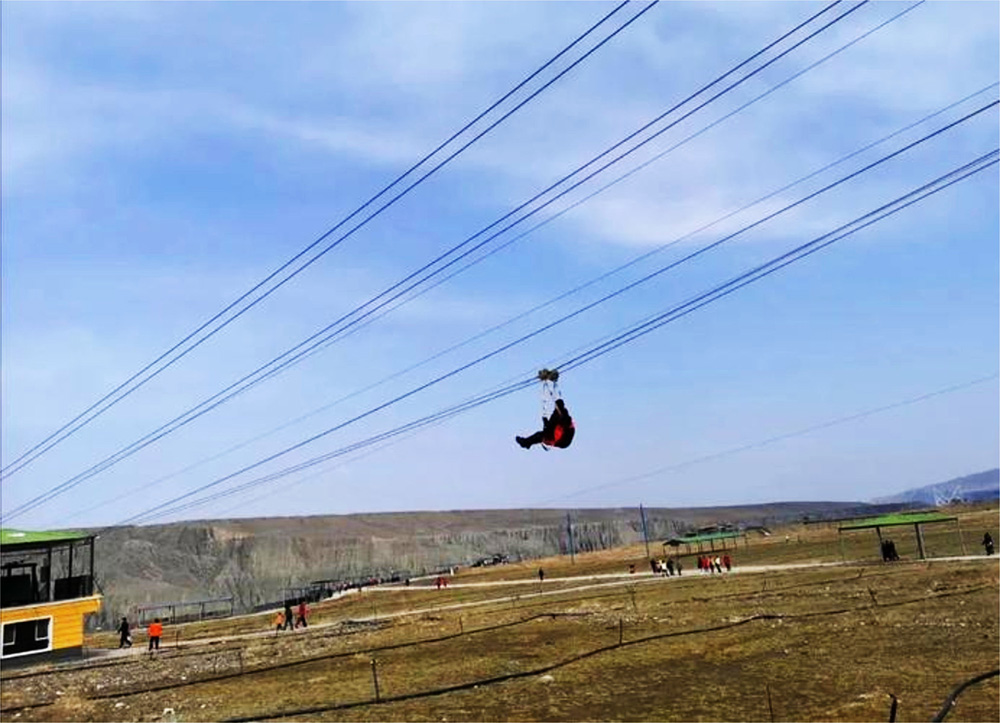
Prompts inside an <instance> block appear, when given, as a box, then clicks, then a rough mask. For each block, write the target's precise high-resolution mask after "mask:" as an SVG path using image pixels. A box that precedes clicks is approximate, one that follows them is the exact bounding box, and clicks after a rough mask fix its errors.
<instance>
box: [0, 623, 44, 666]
mask: <svg viewBox="0 0 1000 723" xmlns="http://www.w3.org/2000/svg"><path fill="white" fill-rule="evenodd" d="M42 620H45V621H46V622H47V625H46V629H47V630H48V631H49V639H48V644H47V645H46V647H44V648H38V649H37V650H25V651H24V652H23V653H10V654H9V655H4V654H3V642H2V641H3V635H2V634H0V658H3V659H4V660H8V659H10V658H19V657H21V656H22V655H38V654H40V653H47V652H49V651H51V650H52V638H53V637H55V636H54V630H53V627H54V626H53V624H52V623H53V621H54V620H55V618H54V617H53V616H52V615H42V616H40V617H37V618H26V619H24V620H11V621H9V622H6V623H4V624H3V632H6V629H7V626H8V625H22V624H24V623H35V624H36V626H35V640H38V627H37V623H38V622H40V621H42Z"/></svg>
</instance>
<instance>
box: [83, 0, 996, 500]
mask: <svg viewBox="0 0 1000 723" xmlns="http://www.w3.org/2000/svg"><path fill="white" fill-rule="evenodd" d="M921 1H922V2H923V0H921ZM914 7H916V6H915V5H914V6H910V7H909V8H907V9H906V10H904V11H903V13H905V12H909V10H911V9H913V8H914ZM903 13H899V14H897V15H895V16H893V17H892V18H890V19H889V20H887V21H885V22H884V23H883V24H882V25H880V26H878V27H882V26H883V25H885V24H886V23H888V22H891V21H892V20H894V19H896V18H898V17H900V16H901V15H902V14H903ZM878 27H877V28H874V29H873V30H869V31H868V32H867V33H865V35H869V34H871V33H872V32H874V30H877V29H878ZM862 37H864V36H859V37H858V38H855V40H852V41H851V42H850V43H848V45H850V44H853V43H855V42H857V41H858V40H860V39H861V38H862ZM848 45H844V46H841V48H840V49H838V50H837V51H834V52H833V53H831V54H829V55H827V56H826V58H824V59H823V60H825V59H828V58H830V57H832V56H833V55H835V54H836V53H839V52H840V50H843V49H845V48H846V47H848ZM820 62H822V60H821V61H817V63H814V64H813V66H815V65H816V64H818V63H820ZM813 66H810V67H813ZM806 70H808V68H807V69H806ZM802 72H804V71H800V72H799V73H797V74H796V75H795V76H792V77H791V78H788V79H786V80H785V81H782V83H781V84H779V85H778V86H774V87H773V88H771V89H770V90H768V91H766V93H764V94H762V95H758V96H757V97H756V98H755V99H754V101H756V100H759V99H760V98H762V97H764V95H767V94H769V93H771V92H773V90H775V89H777V88H778V87H779V86H780V85H783V84H784V83H787V82H789V81H790V80H792V79H793V78H794V77H797V76H798V75H800V74H801V73H802ZM998 85H1000V83H997V82H993V83H990V84H989V85H986V86H984V87H982V88H980V89H979V90H977V91H975V92H973V93H970V94H968V95H965V96H964V97H962V98H961V99H959V100H957V101H954V102H952V103H950V104H948V105H946V106H944V107H943V108H940V109H939V110H936V111H934V112H932V113H930V114H928V115H925V116H923V117H922V118H920V119H919V120H917V121H914V122H912V123H909V124H907V125H905V126H903V127H901V128H899V129H897V130H895V131H893V132H892V133H890V134H888V135H886V136H882V137H881V138H879V139H878V140H875V141H872V142H870V143H868V144H866V145H864V146H862V147H860V148H858V149H857V150H854V151H852V152H850V153H848V154H847V155H844V156H841V157H840V158H838V159H837V160H835V161H832V162H830V163H828V164H826V165H824V166H822V167H821V168H818V169H816V170H814V171H812V172H810V173H808V174H806V175H804V176H801V177H799V178H798V179H796V180H794V181H792V182H790V183H788V184H786V185H784V186H782V187H781V188H778V189H776V190H774V191H771V192H769V193H767V194H765V195H763V196H761V197H759V198H757V199H756V200H754V201H751V202H749V203H747V204H744V205H743V206H741V207H739V208H737V209H734V210H732V211H730V212H728V213H726V214H725V215H723V216H720V217H719V218H717V219H715V220H714V221H711V222H709V223H707V224H704V225H703V226H701V227H699V228H697V229H695V230H693V231H690V232H688V233H686V234H684V235H683V236H680V237H678V238H676V239H674V240H673V241H670V242H668V243H665V244H662V245H660V246H658V247H656V248H654V249H652V250H651V251H648V252H645V253H643V254H640V255H638V256H636V257H634V258H632V259H631V260H629V261H627V262H625V263H624V264H622V265H620V266H618V267H616V268H614V269H611V270H610V271H607V272H605V273H603V274H601V275H599V276H597V277H595V278H593V279H591V280H589V281H586V282H584V283H583V284H580V285H578V286H576V287H574V288H572V289H570V290H568V291H565V292H563V293H561V294H559V295H558V296H555V297H553V298H551V299H549V300H547V301H545V302H542V303H540V304H538V305H536V306H533V307H532V308H530V309H528V310H526V311H523V312H521V313H519V314H517V315H515V316H513V317H511V318H509V319H507V320H506V321H503V322H501V323H499V324H496V325H494V326H492V327H490V328H488V329H486V330H484V331H481V332H478V333H476V334H475V335H473V336H471V337H469V338H467V339H465V340H464V341H461V342H458V343H457V344H454V345H452V346H450V347H448V348H446V349H443V350H441V351H438V352H436V353H434V354H432V355H431V356H429V357H426V358H424V359H423V360H421V361H419V362H416V363H415V364H411V365H410V366H408V367H406V368H404V369H401V370H399V371H397V372H394V373H392V374H390V375H388V376H386V377H383V378H382V379H380V380H378V381H375V382H372V383H371V384H368V385H367V386H365V387H362V388H361V389H357V390H355V391H353V392H350V393H348V394H346V395H343V396H340V397H338V398H337V399H335V400H333V401H331V402H328V403H327V404H324V405H322V406H320V407H318V408H316V409H313V410H311V411H310V412H307V413H306V414H304V415H300V416H298V417H296V418H294V419H291V420H289V421H286V422H284V423H282V424H280V425H278V426H276V427H273V428H271V429H269V430H267V431H265V432H262V433H260V434H258V435H256V436H254V437H251V438H248V439H246V440H244V441H242V442H239V443H238V444H236V445H233V446H230V447H228V448H227V449H225V450H223V451H221V452H218V453H216V454H213V455H211V456H209V457H205V458H202V459H200V460H198V461H197V462H194V463H193V464H190V465H187V466H185V467H183V468H182V469H179V470H176V471H174V472H171V473H169V474H167V475H164V476H162V477H159V478H156V479H154V480H152V481H150V482H147V483H146V484H144V485H142V486H140V487H139V488H137V489H135V490H128V491H126V492H123V493H121V494H119V495H117V496H116V497H114V498H111V499H108V500H104V501H101V502H98V503H97V504H95V505H93V506H92V507H88V508H85V509H82V510H79V511H77V512H74V513H72V514H71V515H70V516H69V517H68V518H67V519H72V518H74V517H77V516H80V515H84V514H87V513H89V512H92V511H94V510H96V509H99V508H101V507H103V506H105V505H107V504H111V503H113V502H116V501H119V500H122V499H124V498H125V497H127V496H130V495H132V494H135V493H136V492H140V491H143V490H145V489H149V488H150V487H153V486H155V485H157V484H160V483H162V482H166V481H168V480H170V479H174V478H176V477H178V476H180V475H182V474H185V473H187V472H190V471H192V470H194V469H197V468H198V467H201V466H202V465H204V464H207V463H209V462H214V461H216V460H218V459H220V458H222V457H225V456H227V455H229V454H231V453H232V452H235V451H238V450H240V449H244V448H245V447H247V446H249V445H250V444H253V443H255V442H259V441H261V440H262V439H266V438H267V437H269V436H271V435H273V434H276V433H277V432H280V431H283V430H285V429H288V428H289V427H292V426H294V425H295V424H298V423H300V422H302V421H305V420H306V419H309V418H311V417H313V416H316V415H317V414H320V413H322V412H325V411H327V410H329V409H331V408H333V407H335V406H336V405H338V404H341V403H343V402H345V401H347V400H349V399H352V398H354V397H357V396H359V395H361V394H363V393H365V392H368V391H371V390H372V389H375V388H377V387H379V386H382V385H383V384H385V383H387V382H389V381H391V380H393V379H396V378H398V377H401V376H403V375H405V374H407V373H409V372H411V371H414V370H416V369H418V368H420V367H422V366H424V365H426V364H428V363H430V362H432V361H434V360H436V359H439V358H441V357H443V356H445V355H447V354H449V353H451V352H453V351H457V350H458V349H460V348H462V347H464V346H467V345H468V344H470V343H472V342H474V341H477V340H479V339H482V338H484V337H486V336H488V335H489V334H492V333H493V332H496V331H499V330H500V329H502V328H505V327H507V326H510V325H511V324H513V323H515V322H517V321H520V320H521V319H524V318H526V317H528V316H530V315H531V314H533V313H535V312H537V311H540V310H542V309H544V308H547V307H549V306H551V305H553V304H555V303H557V302H559V301H562V300H563V299H565V298H568V297H570V296H572V295H574V294H577V293H579V292H580V291H583V290H584V289H586V288H589V287H591V286H593V285H594V284H597V283H599V282H600V281H603V280H605V279H607V278H609V277H611V276H613V275H615V274H617V273H620V272H621V271H624V270H625V269H627V268H630V267H632V266H634V265H636V264H638V263H640V262H641V261H644V260H645V259H647V258H650V257H652V256H653V255H655V254H658V253H660V252H662V251H664V250H666V249H668V248H670V247H672V246H674V245H676V244H677V243H680V242H681V241H684V240H686V239H688V238H691V237H692V236H694V235H696V234H698V233H701V232H703V231H706V230H708V229H710V228H712V227H714V226H716V225H718V224H719V223H722V222H723V221H726V220H728V219H730V218H732V217H733V216H735V215H737V214H739V213H742V212H743V211H746V210H748V209H750V208H752V207H754V206H756V205H759V204H760V203H763V202H764V201H767V200H769V199H771V198H773V197H775V196H777V195H779V194H780V193H783V192H784V191H787V190H789V189H791V188H793V187H795V186H797V185H799V184H801V183H803V182H805V181H807V180H809V179H812V178H814V177H816V176H818V175H819V174H821V173H823V172H824V171H827V170H829V169H831V168H834V167H836V166H838V165H840V164H842V163H844V162H846V161H848V160H850V159H851V158H854V157H856V156H858V155H860V154H861V153H863V152H865V151H867V150H870V149H871V148H874V147H877V146H879V145H881V144H882V143H885V142H886V141H888V140H891V139H892V138H895V137H896V136H898V135H900V134H902V133H904V132H906V131H908V130H910V129H912V128H915V127H917V126H919V125H921V124H922V123H925V122H927V121H928V120H931V119H933V118H936V117H937V116H939V115H941V114H942V113H945V112H947V111H949V110H951V109H953V108H955V107H957V106H959V105H961V104H962V103H965V102H966V101H968V100H971V99H972V98H975V97H976V96H979V95H981V94H983V93H985V92H986V91H988V90H991V89H993V88H996V87H997V86H998ZM754 101H751V102H754ZM742 107H746V105H744V106H741V108H742ZM720 120H722V119H720ZM716 122H718V121H716ZM689 138H691V136H689ZM669 150H670V149H668V150H667V151H664V152H663V153H661V154H658V155H657V156H656V157H654V158H653V159H651V160H650V161H646V162H645V163H644V164H642V165H641V166H639V167H637V168H634V169H632V170H630V171H628V172H627V173H626V174H624V175H622V176H619V177H618V178H617V179H615V180H614V181H611V182H610V183H608V184H606V185H605V186H603V187H602V188H600V189H598V190H597V191H595V192H593V193H592V194H590V195H588V196H587V197H585V198H584V199H581V200H580V201H577V202H575V203H574V204H573V205H572V206H569V207H567V208H566V209H564V210H562V211H560V212H559V213H557V214H555V215H553V216H550V217H549V218H547V219H546V220H544V221H542V222H541V223H539V224H537V225H536V226H533V227H532V228H530V229H528V230H527V231H524V232H522V233H521V234H519V235H518V236H516V237H514V238H513V239H511V240H510V241H507V242H505V243H504V245H503V246H507V245H509V244H510V243H513V242H514V241H516V240H518V239H520V238H522V237H524V236H526V235H528V234H530V233H532V232H533V231H535V230H537V229H538V228H540V227H541V226H543V225H545V224H548V223H550V222H551V221H553V220H555V219H556V218H558V217H559V216H561V215H563V214H565V213H566V212H567V211H569V210H571V209H573V208H575V207H576V206H578V205H580V204H581V203H582V202H584V201H586V200H589V199H590V198H592V197H593V196H595V195H597V194H598V193H601V192H602V191H604V190H606V189H607V188H609V187H611V186H612V185H614V184H616V183H618V182H620V181H622V180H624V179H625V178H627V177H628V176H631V175H633V174H634V173H636V172H637V171H638V170H641V169H642V168H643V167H645V166H647V165H649V163H651V162H652V161H654V160H657V159H658V158H659V157H662V156H663V155H664V154H666V153H667V152H669ZM503 246H502V247H501V248H503ZM498 250H499V249H498ZM490 253H494V252H493V251H491V252H490ZM446 278H450V276H449V277H446ZM440 283H441V281H439V282H437V283H436V284H435V285H434V286H432V287H430V289H433V288H435V287H436V286H437V285H438V284H440ZM430 289H426V290H425V291H428V290H430ZM421 293H424V291H422V292H421ZM394 308H398V307H394ZM385 313H387V312H385ZM377 318H381V315H380V317H377ZM366 323H370V321H369V322H366ZM355 328H357V327H355ZM315 353H316V351H315V350H314V351H312V352H310V353H309V355H312V354H315ZM307 356H308V355H307ZM546 366H547V367H548V368H557V367H558V364H557V363H555V362H552V363H551V364H547V365H546Z"/></svg>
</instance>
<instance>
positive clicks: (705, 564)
mask: <svg viewBox="0 0 1000 723" xmlns="http://www.w3.org/2000/svg"><path fill="white" fill-rule="evenodd" d="M723 567H725V568H726V572H729V571H731V570H732V569H733V560H732V558H731V557H729V555H728V554H724V555H723V556H722V557H719V556H718V555H715V556H714V557H713V556H712V555H699V556H698V569H699V570H700V571H701V572H710V573H712V574H715V573H717V572H718V573H721V572H722V568H723Z"/></svg>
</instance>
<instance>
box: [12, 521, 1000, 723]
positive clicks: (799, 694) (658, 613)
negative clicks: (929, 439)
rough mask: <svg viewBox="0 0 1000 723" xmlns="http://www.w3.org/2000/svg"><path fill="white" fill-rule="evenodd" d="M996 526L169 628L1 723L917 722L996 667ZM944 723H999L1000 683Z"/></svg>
mask: <svg viewBox="0 0 1000 723" xmlns="http://www.w3.org/2000/svg"><path fill="white" fill-rule="evenodd" d="M997 521H998V517H997V510H996V509H995V508H994V509H989V510H978V511H976V510H969V511H964V512H962V513H961V514H960V527H961V530H962V531H963V538H962V539H961V540H960V538H959V534H958V528H957V527H956V526H955V525H953V524H950V523H949V524H943V525H939V526H930V527H928V528H927V529H926V530H925V542H926V547H927V551H928V554H930V555H932V556H938V557H942V558H943V557H947V559H938V560H931V561H929V562H921V561H918V560H916V559H915V557H916V544H915V541H914V535H913V531H912V529H910V530H904V529H901V528H900V529H896V530H893V531H892V532H891V536H892V537H893V539H895V540H896V542H897V547H898V548H899V552H900V554H901V555H902V556H903V558H904V559H903V560H902V561H901V562H898V563H892V564H883V563H881V562H878V561H877V560H876V556H877V541H876V540H875V534H874V532H872V531H867V532H856V533H850V534H849V535H846V534H845V535H843V536H842V537H843V541H842V542H843V544H841V541H840V540H838V534H837V531H836V527H835V526H828V525H825V526H819V525H817V526H809V527H805V526H796V527H794V528H790V529H787V530H777V531H775V534H774V535H773V536H772V537H770V538H760V537H753V538H751V539H750V542H749V545H748V546H746V547H744V546H743V544H742V543H741V544H740V547H739V549H738V551H737V552H736V553H735V554H734V559H735V562H736V567H735V569H734V570H733V572H732V573H730V574H722V575H705V574H699V573H698V572H697V571H696V570H695V569H694V565H693V561H691V562H689V561H685V569H684V574H683V576H681V577H671V578H664V577H653V576H652V575H651V574H649V567H648V564H647V563H646V562H645V550H644V549H643V546H642V545H639V546H635V547H630V548H623V549H618V550H611V551H606V552H601V553H593V554H587V555H578V556H576V558H575V560H573V561H571V560H570V559H569V558H568V557H560V558H549V559H545V560H540V561H534V562H532V563H522V564H518V565H506V566H501V567H497V568H487V569H478V570H462V571H459V573H458V574H457V575H456V576H454V577H453V578H451V580H450V585H449V586H448V587H447V588H446V589H443V590H436V589H434V587H433V585H432V584H431V581H415V582H414V583H413V584H411V586H409V587H404V586H392V587H383V588H379V589H372V590H366V591H364V592H362V593H360V594H352V595H347V596H344V597H342V598H339V599H334V600H330V601H326V602H324V603H321V604H319V605H316V606H313V615H312V617H311V620H310V627H309V628H308V629H305V630H297V631H295V632H294V633H292V632H283V633H280V634H277V635H276V634H275V633H274V632H273V631H271V630H270V621H271V615H270V614H266V615H256V616H244V617H238V618H231V619H225V620H215V621H211V622H204V623H195V624H188V625H177V626H171V627H168V628H167V629H166V631H165V636H164V639H165V643H166V644H165V645H164V647H163V649H162V650H161V651H160V653H159V654H157V655H154V656H153V657H149V656H148V655H146V654H144V651H142V650H141V649H140V648H141V646H143V644H144V642H145V640H144V636H142V635H141V634H140V635H138V636H136V648H133V649H132V650H129V651H123V652H122V653H119V651H117V650H115V647H116V645H117V640H116V638H115V636H113V635H109V634H102V635H96V636H93V637H92V638H91V639H90V640H89V641H88V644H89V646H90V657H89V658H88V659H87V660H86V661H84V662H82V663H78V664H74V665H70V666H62V667H51V666H50V667H37V668H24V669H12V670H5V671H4V674H3V686H2V694H0V704H2V712H3V718H4V720H11V721H13V720H17V721H42V720H44V721H56V720H59V721H62V720H74V721H75V720H81V721H105V720H107V721H153V720H177V721H202V720H209V721H210V720H233V719H241V718H247V719H258V720H260V719H273V718H279V717H282V716H283V717H285V718H287V719H290V720H451V721H454V720H762V721H767V720H838V721H840V720H843V721H865V720H888V717H889V707H890V702H891V698H890V695H895V696H897V698H898V700H899V704H898V705H899V708H898V713H897V720H900V721H910V720H929V719H930V718H931V717H932V716H933V715H934V714H935V712H936V711H937V710H938V708H940V706H941V704H942V703H943V702H944V700H945V698H946V697H947V696H948V694H949V693H950V692H951V691H952V690H953V689H954V688H955V687H956V686H957V685H959V684H960V683H962V682H963V681H965V680H968V679H969V678H972V677H973V676H976V675H978V674H981V673H985V672H988V671H991V670H995V669H997V668H998V664H1000V633H998V628H1000V599H998V592H1000V571H998V562H997V558H995V557H994V558H989V559H988V558H985V557H983V556H982V549H981V548H980V547H978V540H979V539H981V537H982V532H983V531H984V530H986V529H990V530H992V534H993V536H994V538H995V539H1000V533H998V530H997ZM786 534H787V535H788V541H787V542H786V541H785V535H786ZM963 545H964V549H963ZM651 552H652V553H653V554H654V555H656V554H657V552H658V551H657V550H656V549H655V548H654V549H653V550H652V551H651ZM629 564H635V565H636V570H637V572H636V574H634V575H630V574H628V566H629ZM538 567H543V568H544V569H545V572H546V576H545V582H544V583H543V584H541V583H539V582H538V579H537V575H536V573H537V568H538ZM373 660H374V661H375V671H374V672H375V674H377V678H378V683H379V702H375V691H374V676H373V664H372V661H373ZM949 720H955V721H982V720H1000V686H998V678H996V677H994V678H992V679H990V680H988V681H986V682H984V683H981V684H979V685H976V686H974V687H972V688H970V689H969V690H968V691H967V692H965V693H964V694H963V695H962V696H961V698H959V700H958V704H957V705H956V707H955V708H954V710H953V711H952V713H951V714H950V716H949Z"/></svg>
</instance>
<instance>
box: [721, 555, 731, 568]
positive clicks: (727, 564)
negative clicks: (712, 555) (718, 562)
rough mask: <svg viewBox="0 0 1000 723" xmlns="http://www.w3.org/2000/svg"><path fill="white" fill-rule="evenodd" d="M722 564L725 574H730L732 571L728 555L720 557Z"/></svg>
mask: <svg viewBox="0 0 1000 723" xmlns="http://www.w3.org/2000/svg"><path fill="white" fill-rule="evenodd" d="M722 564H723V565H725V566H726V572H731V571H732V569H733V560H732V558H731V557H729V553H726V554H725V555H723V556H722Z"/></svg>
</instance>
